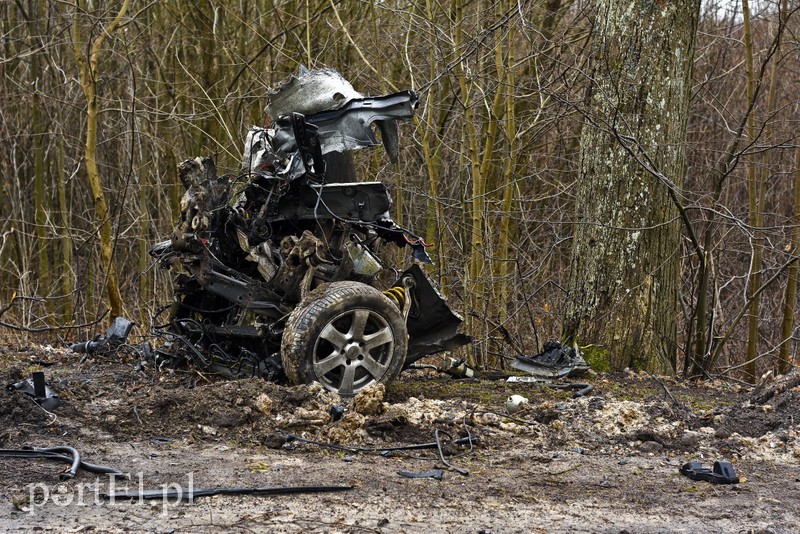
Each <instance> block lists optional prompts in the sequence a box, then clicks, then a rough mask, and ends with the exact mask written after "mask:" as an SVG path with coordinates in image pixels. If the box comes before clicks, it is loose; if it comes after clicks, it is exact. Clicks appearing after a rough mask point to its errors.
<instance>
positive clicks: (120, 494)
mask: <svg viewBox="0 0 800 534" xmlns="http://www.w3.org/2000/svg"><path fill="white" fill-rule="evenodd" d="M351 489H353V486H286V487H271V488H200V489H187V490H182V489H180V488H172V487H169V486H168V487H165V488H162V489H154V490H141V491H139V490H125V491H115V492H113V493H101V494H100V496H101V497H103V498H104V499H136V500H141V499H162V500H169V499H176V500H178V499H182V500H191V499H194V498H195V497H211V496H213V495H286V494H292V493H328V492H332V491H348V490H351Z"/></svg>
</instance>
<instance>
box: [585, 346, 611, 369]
mask: <svg viewBox="0 0 800 534" xmlns="http://www.w3.org/2000/svg"><path fill="white" fill-rule="evenodd" d="M581 352H583V359H584V360H586V363H588V364H589V367H591V368H592V370H593V371H596V372H598V373H608V372H609V371H611V362H610V361H609V359H608V349H607V348H605V347H600V346H598V345H587V346H586V347H581Z"/></svg>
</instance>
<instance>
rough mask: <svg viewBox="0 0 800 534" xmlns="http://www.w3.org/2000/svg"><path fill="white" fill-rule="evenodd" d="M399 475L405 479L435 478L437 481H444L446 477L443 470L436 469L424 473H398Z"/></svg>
mask: <svg viewBox="0 0 800 534" xmlns="http://www.w3.org/2000/svg"><path fill="white" fill-rule="evenodd" d="M397 474H398V475H400V476H401V477H405V478H435V479H436V480H442V478H443V477H444V471H443V470H441V469H434V470H433V471H426V472H424V473H412V472H411V471H398V472H397Z"/></svg>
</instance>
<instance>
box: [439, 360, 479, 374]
mask: <svg viewBox="0 0 800 534" xmlns="http://www.w3.org/2000/svg"><path fill="white" fill-rule="evenodd" d="M436 370H437V371H439V372H440V373H447V374H448V375H450V376H452V377H453V378H474V377H475V370H474V369H473V368H472V367H470V366H469V365H467V362H466V360H464V359H455V358H445V360H444V361H443V362H442V365H440V366H439V367H437V368H436Z"/></svg>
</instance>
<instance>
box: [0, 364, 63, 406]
mask: <svg viewBox="0 0 800 534" xmlns="http://www.w3.org/2000/svg"><path fill="white" fill-rule="evenodd" d="M6 388H7V389H8V390H9V391H19V392H20V393H24V394H25V395H28V396H29V397H31V398H32V399H33V400H34V402H36V404H38V405H39V406H41V407H42V408H44V409H45V410H47V411H48V412H52V411H53V410H55V409H56V408H58V407H59V406H60V405H61V399H60V398H59V396H58V395H57V394H56V393H54V392H53V390H52V389H51V388H50V386H49V385H48V384H47V383H46V382H45V379H44V373H43V372H42V371H36V372H34V373H32V374H31V377H30V378H28V379H25V380H21V381H19V382H17V383H15V384H9V385H8V386H6Z"/></svg>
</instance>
